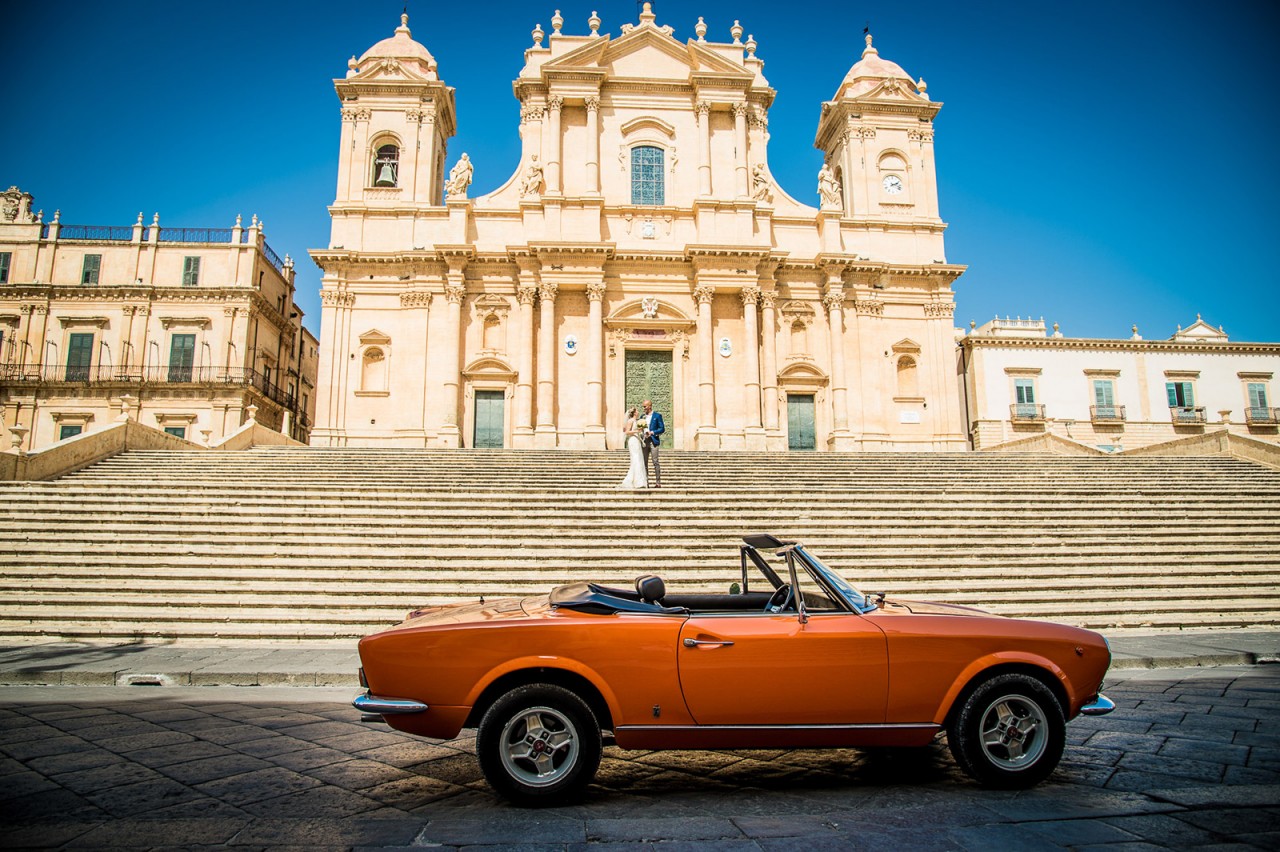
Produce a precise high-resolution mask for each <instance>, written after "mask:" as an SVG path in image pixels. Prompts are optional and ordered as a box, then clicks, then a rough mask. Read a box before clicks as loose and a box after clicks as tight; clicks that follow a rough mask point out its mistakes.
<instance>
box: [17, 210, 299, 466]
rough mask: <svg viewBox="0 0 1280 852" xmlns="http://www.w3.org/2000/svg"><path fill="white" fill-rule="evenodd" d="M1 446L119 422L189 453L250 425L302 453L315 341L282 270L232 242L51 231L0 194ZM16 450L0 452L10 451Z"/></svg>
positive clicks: (141, 229) (162, 232) (239, 226)
mask: <svg viewBox="0 0 1280 852" xmlns="http://www.w3.org/2000/svg"><path fill="white" fill-rule="evenodd" d="M0 199H2V200H3V207H2V208H0V405H3V414H4V416H3V425H4V430H5V433H6V434H5V435H3V436H2V437H3V440H4V447H5V448H8V447H10V446H17V447H19V448H21V449H24V450H36V449H41V448H44V447H47V446H48V445H49V444H52V443H54V442H56V441H58V440H62V439H66V438H70V437H73V436H75V435H78V434H80V433H83V432H91V431H94V430H96V429H99V428H102V427H103V426H105V425H108V424H110V423H112V422H114V421H115V419H116V418H118V417H119V416H121V414H122V412H127V413H128V415H129V416H131V417H133V418H134V419H137V420H138V421H140V422H142V423H144V424H146V425H148V426H153V427H155V428H158V429H163V430H164V431H166V432H169V433H171V434H173V435H176V436H178V437H182V438H185V439H187V440H189V441H194V442H197V443H203V444H209V443H216V442H218V441H219V440H221V439H222V438H223V437H224V436H226V435H227V434H229V433H231V432H234V431H235V430H236V429H238V428H240V426H241V425H242V423H243V422H244V421H245V419H246V417H247V413H246V410H247V409H248V408H249V407H250V406H256V407H257V411H256V417H257V420H258V422H259V423H261V424H263V425H264V426H267V427H269V428H272V429H277V430H280V431H282V432H284V433H286V434H288V435H290V436H291V437H293V438H295V439H297V440H299V441H303V442H305V441H306V440H307V439H308V436H309V433H310V428H311V422H312V418H313V417H314V412H315V398H316V394H315V385H316V369H317V361H318V357H317V351H318V341H317V340H316V339H315V337H314V336H313V335H312V334H311V333H310V332H308V331H307V330H306V329H305V328H304V327H303V325H302V310H301V309H300V308H299V307H298V305H297V304H296V302H295V301H294V270H293V262H292V261H291V260H290V259H289V258H288V257H286V258H285V259H284V260H281V259H280V258H279V257H278V256H277V255H276V254H275V252H273V251H272V250H271V247H270V246H268V245H267V243H266V240H265V239H264V237H263V233H262V224H261V223H260V222H259V221H258V219H257V217H256V216H255V217H253V220H252V222H251V223H250V224H249V225H248V226H247V227H244V226H243V223H242V222H241V220H240V219H239V217H237V219H236V223H235V225H234V227H231V228H171V227H167V226H166V227H161V225H160V221H159V218H160V217H159V214H156V216H154V217H153V218H152V220H151V222H150V224H145V223H144V221H143V216H142V214H141V213H140V214H138V220H137V222H135V223H134V224H132V225H123V226H98V225H69V224H63V223H62V222H61V221H60V219H61V217H60V215H59V214H57V213H55V214H54V216H53V218H52V221H49V222H45V221H43V216H42V215H41V214H39V213H35V212H33V211H32V209H31V208H32V198H31V196H30V195H29V194H28V193H25V192H22V191H21V190H20V189H18V188H17V187H10V188H9V190H8V191H6V192H4V193H2V194H0ZM15 441H16V443H15Z"/></svg>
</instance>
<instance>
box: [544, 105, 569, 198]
mask: <svg viewBox="0 0 1280 852" xmlns="http://www.w3.org/2000/svg"><path fill="white" fill-rule="evenodd" d="M563 106H564V98H562V97H559V96H558V95H557V96H555V97H550V98H547V112H548V117H549V118H550V121H549V122H548V124H549V125H550V127H549V128H548V130H547V136H546V138H545V139H543V145H544V146H545V147H546V160H547V170H546V179H547V195H559V194H560V152H561V149H562V148H563V146H564V140H563V138H562V137H561V135H560V109H561V107H563Z"/></svg>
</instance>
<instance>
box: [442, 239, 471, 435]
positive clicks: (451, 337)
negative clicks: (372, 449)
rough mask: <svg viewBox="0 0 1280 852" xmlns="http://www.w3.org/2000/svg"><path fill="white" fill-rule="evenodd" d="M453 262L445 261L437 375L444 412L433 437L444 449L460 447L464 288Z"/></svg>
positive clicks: (457, 264) (451, 259) (465, 289)
mask: <svg viewBox="0 0 1280 852" xmlns="http://www.w3.org/2000/svg"><path fill="white" fill-rule="evenodd" d="M455 261H456V259H455V258H452V257H451V258H449V279H448V281H446V282H445V285H444V297H445V299H447V300H448V302H449V315H448V319H447V321H446V322H445V345H444V359H443V360H442V361H441V364H440V372H441V374H442V375H443V376H444V393H443V395H442V397H441V400H440V406H441V408H443V409H444V416H443V418H442V422H441V424H440V431H439V433H438V435H437V438H438V440H439V442H440V444H442V445H443V446H446V447H458V446H461V441H462V431H461V430H460V429H459V428H458V402H459V399H460V396H459V389H460V384H461V381H462V370H461V368H460V366H459V364H458V359H459V355H458V350H459V347H460V346H461V335H462V300H463V298H465V296H466V293H467V287H466V284H465V283H463V279H462V263H457V262H455ZM463 262H464V263H465V261H463Z"/></svg>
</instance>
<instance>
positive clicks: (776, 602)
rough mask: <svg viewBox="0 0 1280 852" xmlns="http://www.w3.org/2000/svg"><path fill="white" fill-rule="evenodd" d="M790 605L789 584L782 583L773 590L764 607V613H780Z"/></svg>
mask: <svg viewBox="0 0 1280 852" xmlns="http://www.w3.org/2000/svg"><path fill="white" fill-rule="evenodd" d="M790 604H791V584H790V583H783V584H782V585H781V586H779V587H778V588H776V589H774V591H773V594H772V595H770V596H769V602H768V603H766V604H765V605H764V611H765V612H782V611H783V610H784V609H786V608H787V607H788V606H789V605H790Z"/></svg>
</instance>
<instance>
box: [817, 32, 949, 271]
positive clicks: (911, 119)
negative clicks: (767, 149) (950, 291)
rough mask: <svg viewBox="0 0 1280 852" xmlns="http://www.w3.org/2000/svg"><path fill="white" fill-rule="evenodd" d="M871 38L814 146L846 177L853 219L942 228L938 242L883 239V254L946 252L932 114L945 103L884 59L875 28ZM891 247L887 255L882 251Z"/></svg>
mask: <svg viewBox="0 0 1280 852" xmlns="http://www.w3.org/2000/svg"><path fill="white" fill-rule="evenodd" d="M866 44H867V46H866V49H864V50H863V51H862V57H861V59H859V61H858V62H857V63H856V64H855V65H854V66H853V67H852V68H850V69H849V73H848V74H846V75H845V78H844V80H842V81H841V82H840V87H839V89H838V90H837V91H836V94H835V97H834V98H832V99H831V100H830V101H827V102H826V103H824V104H823V105H822V116H821V118H820V119H819V121H818V134H817V138H816V139H815V140H814V147H815V148H817V149H819V150H820V151H822V152H823V154H824V156H825V160H826V163H827V165H828V166H829V167H830V168H831V169H832V170H833V171H834V172H835V177H836V180H837V181H839V183H840V185H841V193H842V194H841V200H842V207H843V211H844V217H845V218H846V219H854V220H856V221H859V222H863V223H868V224H872V223H880V222H884V223H886V224H889V225H894V224H911V225H914V226H917V228H918V227H919V226H920V225H926V226H928V230H935V229H936V239H937V245H936V247H935V246H919V245H914V246H911V247H908V246H907V245H905V244H902V245H893V244H886V243H884V242H881V243H878V244H877V248H878V249H880V251H877V256H876V259H877V260H887V261H897V262H916V263H918V262H920V261H921V260H922V259H923V260H924V262H926V263H927V262H929V261H930V260H934V259H940V258H942V257H943V255H942V253H941V250H942V244H941V240H942V228H943V227H945V226H944V225H943V223H942V221H941V220H940V219H939V216H938V182H937V176H936V172H935V168H934V159H933V119H934V116H936V115H937V114H938V111H939V110H940V109H941V108H942V104H941V103H939V102H937V101H931V100H929V95H928V88H927V86H926V85H925V82H924V80H923V79H920V80H912V79H911V76H910V75H909V74H907V73H906V72H905V71H903V70H902V68H901V67H900V66H898V65H897V64H896V63H894V62H890V61H888V60H886V59H882V58H881V57H880V53H879V51H877V50H876V49H875V48H874V47H872V45H871V35H870V34H869V33H868V34H867V36H866ZM899 242H900V241H899ZM934 249H936V250H934ZM884 250H887V251H888V256H883V257H882V256H880V254H881V252H882V251H884ZM922 250H923V254H922V253H921V251H922ZM924 254H928V255H929V257H924Z"/></svg>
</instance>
